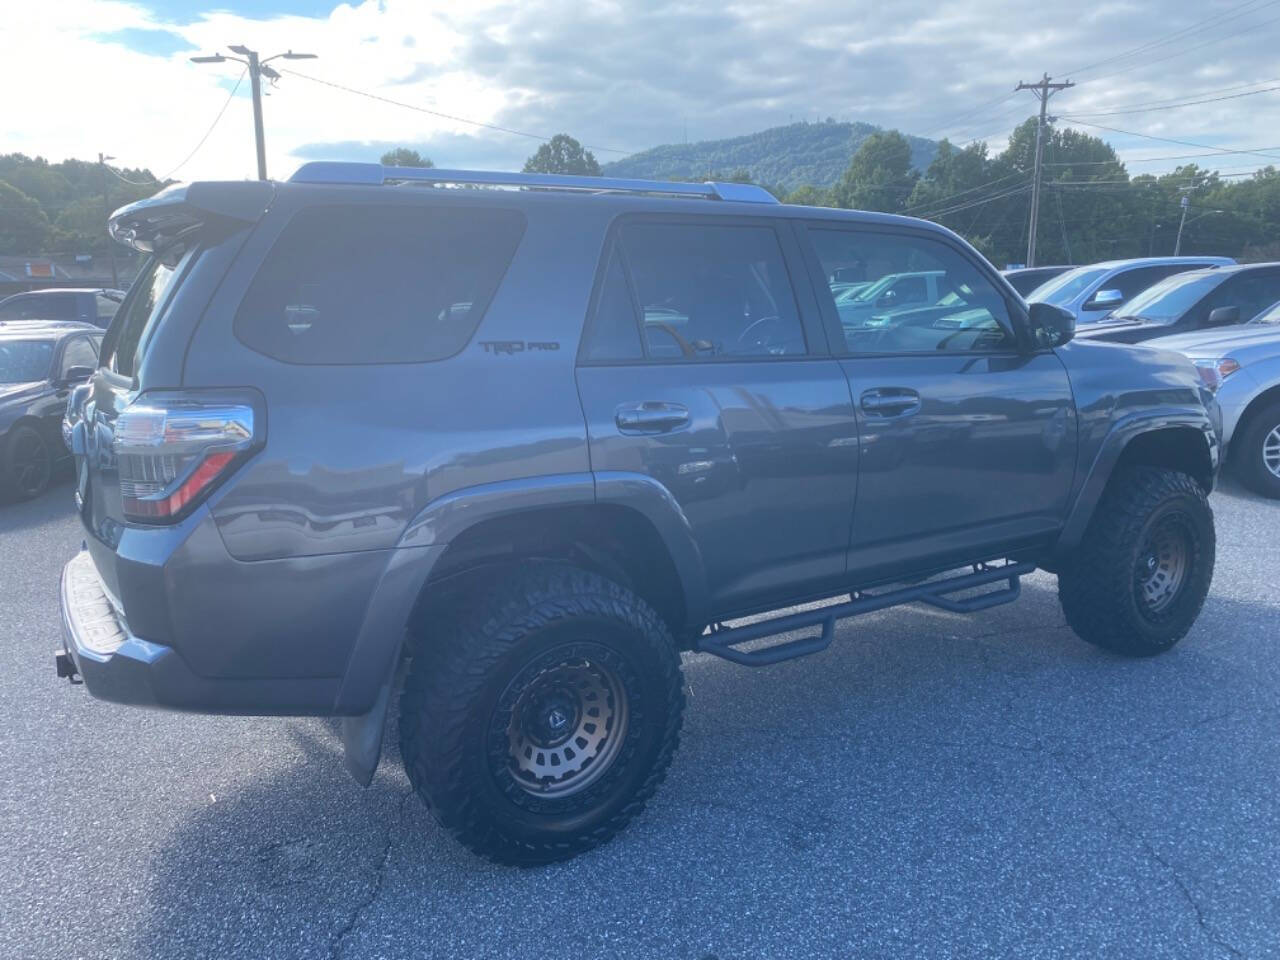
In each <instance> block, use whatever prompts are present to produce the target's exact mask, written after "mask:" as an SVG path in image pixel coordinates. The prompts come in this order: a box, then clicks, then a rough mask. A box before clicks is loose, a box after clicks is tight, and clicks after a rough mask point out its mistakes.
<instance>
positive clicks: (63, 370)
mask: <svg viewBox="0 0 1280 960" xmlns="http://www.w3.org/2000/svg"><path fill="white" fill-rule="evenodd" d="M101 342H102V331H101V330H99V329H97V328H96V327H92V326H90V325H88V324H84V323H76V322H67V323H58V322H53V323H41V322H39V321H23V320H19V321H10V322H5V323H0V491H2V492H3V494H5V495H6V496H8V497H10V498H18V499H29V498H30V497H34V496H36V495H38V494H39V493H41V492H42V491H43V490H44V489H45V487H47V486H48V485H49V481H50V479H51V478H52V476H53V470H54V467H55V466H56V465H57V464H58V462H59V461H61V460H64V459H66V457H67V456H68V455H69V453H68V450H67V448H66V445H65V444H64V443H63V439H62V430H61V427H62V414H63V411H64V410H66V408H67V397H68V395H69V393H70V391H71V388H72V387H74V386H75V385H76V384H78V383H83V382H84V381H85V380H87V379H88V378H89V377H90V376H91V375H92V374H93V371H94V369H95V368H96V367H97V366H98V345H99V344H100V343H101Z"/></svg>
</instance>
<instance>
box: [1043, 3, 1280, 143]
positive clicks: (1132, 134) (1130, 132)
mask: <svg viewBox="0 0 1280 960" xmlns="http://www.w3.org/2000/svg"><path fill="white" fill-rule="evenodd" d="M1277 19H1280V18H1277ZM1063 119H1066V118H1065V117H1064V118H1063ZM1071 122H1072V123H1079V124H1082V125H1084V126H1086V127H1095V128H1096V129H1098V130H1107V131H1109V132H1111V133H1121V134H1124V135H1125V136H1126V137H1142V138H1143V139H1144V140H1158V141H1160V142H1161V143H1176V144H1178V145H1179V146H1183V147H1197V148H1198V149H1200V150H1213V151H1215V152H1217V153H1224V154H1225V153H1244V154H1248V155H1250V156H1254V157H1265V158H1266V159H1268V160H1280V157H1278V156H1276V155H1275V154H1270V153H1260V152H1259V151H1257V150H1228V149H1227V148H1225V147H1213V146H1210V145H1209V144H1207V143H1192V142H1191V141H1190V140H1175V139H1172V138H1170V137H1157V136H1153V135H1152V134H1149V133H1136V132H1134V131H1133V130H1121V129H1119V128H1118V127H1108V126H1104V125H1103V124H1101V123H1090V122H1089V121H1088V120H1072V121H1071Z"/></svg>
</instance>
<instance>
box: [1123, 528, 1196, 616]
mask: <svg viewBox="0 0 1280 960" xmlns="http://www.w3.org/2000/svg"><path fill="white" fill-rule="evenodd" d="M1195 553H1196V539H1195V533H1194V532H1193V530H1192V527H1191V524H1190V521H1189V519H1188V518H1187V517H1185V516H1182V515H1181V514H1167V515H1165V516H1163V517H1160V518H1158V519H1157V520H1156V522H1155V523H1153V524H1152V525H1151V526H1150V527H1149V528H1148V529H1147V532H1146V536H1144V537H1143V540H1142V546H1141V547H1139V549H1138V557H1137V562H1136V563H1135V564H1134V570H1133V582H1134V596H1135V599H1136V600H1137V603H1138V610H1139V611H1140V612H1141V613H1142V615H1143V616H1144V617H1145V618H1146V619H1148V620H1150V621H1152V622H1159V621H1161V620H1163V619H1164V618H1165V617H1166V616H1167V615H1168V614H1169V612H1170V611H1171V610H1172V609H1173V608H1174V606H1175V605H1176V604H1177V602H1178V600H1179V599H1180V598H1181V597H1182V595H1183V593H1184V592H1185V588H1186V586H1187V584H1188V583H1190V582H1191V579H1192V577H1191V573H1192V567H1193V565H1194V563H1195Z"/></svg>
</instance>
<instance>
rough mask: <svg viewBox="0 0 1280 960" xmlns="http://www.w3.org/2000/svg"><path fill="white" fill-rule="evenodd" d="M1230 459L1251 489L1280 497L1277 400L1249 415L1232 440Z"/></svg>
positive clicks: (1241, 479) (1279, 422) (1279, 424)
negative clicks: (1241, 428)
mask: <svg viewBox="0 0 1280 960" xmlns="http://www.w3.org/2000/svg"><path fill="white" fill-rule="evenodd" d="M1231 461H1232V466H1233V467H1234V468H1235V473H1236V476H1238V477H1239V478H1240V481H1241V482H1242V483H1243V484H1245V485H1246V486H1247V487H1249V489H1250V490H1253V491H1254V492H1255V493H1260V494H1262V495H1263V496H1264V497H1271V498H1272V499H1276V500H1280V401H1277V402H1275V403H1271V404H1268V405H1267V406H1265V407H1263V408H1262V409H1261V410H1259V411H1258V412H1257V413H1254V414H1252V415H1250V417H1249V420H1248V422H1247V423H1246V424H1245V425H1244V429H1243V430H1240V431H1238V432H1237V433H1236V435H1235V437H1234V438H1233V439H1232V442H1231Z"/></svg>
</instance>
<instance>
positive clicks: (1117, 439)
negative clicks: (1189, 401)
mask: <svg viewBox="0 0 1280 960" xmlns="http://www.w3.org/2000/svg"><path fill="white" fill-rule="evenodd" d="M1175 428H1190V429H1193V430H1196V431H1198V432H1200V433H1202V434H1203V435H1204V438H1205V445H1206V446H1205V449H1206V453H1207V454H1208V457H1209V467H1210V475H1211V477H1216V476H1217V473H1218V467H1219V465H1220V463H1221V458H1222V442H1221V439H1220V436H1221V434H1220V427H1219V426H1218V425H1215V423H1214V421H1213V419H1212V418H1211V417H1210V416H1209V414H1208V412H1206V411H1205V410H1204V409H1203V408H1196V407H1190V406H1188V407H1168V408H1163V409H1160V410H1154V411H1153V410H1143V411H1137V412H1134V413H1131V414H1129V415H1127V416H1124V417H1120V418H1117V419H1116V420H1115V422H1114V423H1112V424H1111V427H1110V429H1109V430H1108V431H1107V434H1106V436H1105V437H1103V439H1102V442H1101V443H1100V444H1099V446H1098V450H1097V453H1096V454H1095V455H1094V458H1093V461H1092V462H1091V463H1090V464H1089V468H1088V471H1087V472H1086V473H1085V475H1084V478H1083V481H1082V482H1081V483H1080V484H1079V489H1078V492H1077V493H1076V496H1075V499H1074V501H1073V502H1072V504H1071V507H1070V509H1069V510H1068V512H1067V518H1066V522H1065V523H1064V524H1063V527H1062V532H1061V534H1059V537H1058V542H1057V545H1056V546H1055V548H1054V551H1053V560H1054V561H1058V560H1061V559H1062V558H1063V557H1064V556H1065V555H1066V554H1067V553H1069V552H1070V551H1071V550H1073V549H1074V548H1075V547H1076V546H1077V545H1079V543H1080V541H1081V540H1082V539H1083V537H1084V532H1085V529H1086V528H1087V527H1088V526H1089V520H1090V519H1092V517H1093V512H1094V509H1095V508H1096V507H1097V506H1098V501H1099V500H1101V499H1102V494H1103V491H1104V490H1106V488H1107V482H1108V481H1109V480H1110V479H1111V474H1112V471H1114V470H1115V467H1116V464H1117V463H1119V462H1120V457H1121V456H1122V455H1123V454H1124V451H1125V448H1127V447H1128V446H1129V444H1130V443H1131V442H1133V440H1134V439H1135V438H1136V437H1139V436H1142V435H1143V434H1147V433H1153V432H1155V431H1158V430H1168V429H1175Z"/></svg>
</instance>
